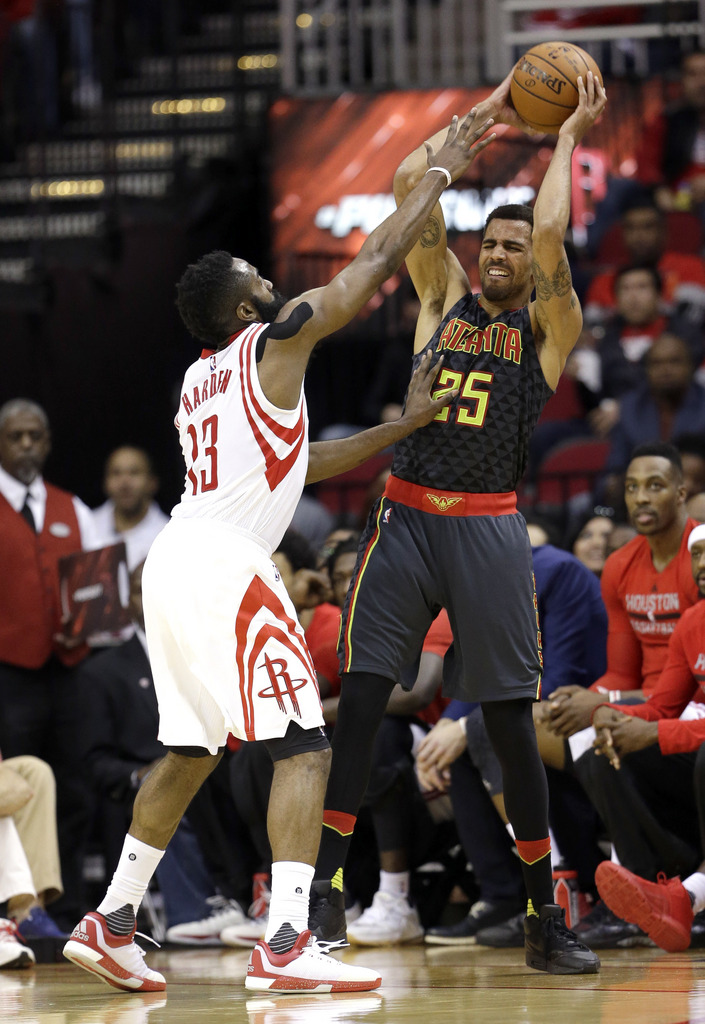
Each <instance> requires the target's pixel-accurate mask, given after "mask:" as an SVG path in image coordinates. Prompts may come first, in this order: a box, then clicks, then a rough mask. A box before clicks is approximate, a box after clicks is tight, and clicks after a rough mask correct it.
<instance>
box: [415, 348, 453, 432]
mask: <svg viewBox="0 0 705 1024" xmlns="http://www.w3.org/2000/svg"><path fill="white" fill-rule="evenodd" d="M442 366H443V356H441V358H440V359H439V360H438V362H437V363H435V364H434V365H431V353H430V352H424V354H423V356H422V357H421V362H420V363H419V365H418V366H417V367H416V369H415V370H414V372H413V374H412V377H411V380H410V382H409V390H408V391H407V393H406V405H405V407H404V414H403V415H402V417H401V418H402V419H403V420H404V421H406V422H408V423H410V424H411V423H413V425H414V430H417V429H418V428H419V427H425V426H426V424H427V423H430V422H431V420H432V419H434V417H435V416H437V415H438V413H439V412H440V410H441V409H443V408H444V407H445V406H446V405H450V403H451V402H452V401H453V399H454V398H455V397H456V396H457V395H458V389H457V388H451V389H449V390H448V391H443V393H442V394H441V395H440V397H437V398H432V397H431V393H432V390H433V385H434V384H435V382H436V378H437V377H438V372H439V370H440V368H441V367H442Z"/></svg>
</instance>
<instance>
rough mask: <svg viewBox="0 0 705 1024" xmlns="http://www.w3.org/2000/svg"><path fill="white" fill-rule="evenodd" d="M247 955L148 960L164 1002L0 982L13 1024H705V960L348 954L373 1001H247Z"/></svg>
mask: <svg viewBox="0 0 705 1024" xmlns="http://www.w3.org/2000/svg"><path fill="white" fill-rule="evenodd" d="M247 958H248V954H247V953H246V952H244V951H243V952H239V951H237V950H193V951H191V950H179V951H175V952H171V951H162V952H159V953H155V954H150V955H149V963H150V964H151V965H152V966H153V967H155V968H156V969H158V970H160V971H162V972H163V973H164V974H165V976H166V978H167V983H168V989H167V992H166V993H155V994H152V995H145V996H140V995H130V994H126V993H125V994H123V993H119V992H117V990H115V989H112V988H109V987H108V986H106V985H104V984H102V983H101V982H100V981H98V980H97V979H95V978H92V977H90V976H89V975H87V974H85V973H83V972H82V971H80V970H79V969H78V968H76V967H73V966H72V965H71V964H68V963H66V964H63V963H61V964H40V965H38V966H37V967H35V968H32V969H30V970H24V971H5V970H3V971H0V1022H2V1024H6V1022H7V1024H9V1022H10V1021H12V1022H13V1024H14V1022H17V1024H194V1022H197V1024H225V1022H227V1024H317V1022H319V1021H320V1022H321V1024H324V1022H328V1021H331V1022H336V1024H411V1022H415V1024H436V1022H438V1021H443V1022H444V1024H446V1022H447V1024H466V1022H468V1021H477V1022H478V1024H559V1022H560V1024H632V1022H633V1024H705V951H700V950H695V951H692V952H689V953H683V954H670V955H669V954H666V953H662V952H661V951H660V950H656V949H634V950H619V951H606V952H604V953H603V954H602V972H601V973H600V974H599V975H588V976H585V977H582V978H581V977H578V978H565V977H550V976H548V975H545V974H540V973H537V972H535V971H531V970H529V969H528V968H526V967H524V966H523V962H522V954H521V951H520V950H491V949H486V948H482V947H477V948H472V947H470V948H468V949H462V950H461V949H446V948H443V947H436V948H431V947H424V946H413V947H407V948H406V949H388V950H365V951H356V952H355V951H348V952H347V953H346V955H345V959H346V960H350V961H354V962H357V963H360V964H365V965H367V966H370V967H373V966H374V967H376V968H378V969H379V970H380V971H381V973H382V976H383V983H382V987H381V988H380V989H378V990H377V991H376V992H371V993H350V994H340V995H319V996H311V995H300V996H299V995H296V996H272V997H269V996H266V995H257V996H254V995H252V996H250V995H248V994H247V993H246V991H245V989H244V986H243V978H244V972H245V968H246V965H247Z"/></svg>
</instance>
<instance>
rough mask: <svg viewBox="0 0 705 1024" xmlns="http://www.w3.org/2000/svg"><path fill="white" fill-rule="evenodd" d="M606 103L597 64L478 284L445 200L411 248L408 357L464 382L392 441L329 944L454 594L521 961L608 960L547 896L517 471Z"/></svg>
mask: <svg viewBox="0 0 705 1024" xmlns="http://www.w3.org/2000/svg"><path fill="white" fill-rule="evenodd" d="M507 96H508V79H507V80H505V82H504V83H503V84H502V86H500V87H499V88H498V89H497V90H495V92H494V93H493V94H492V95H491V96H490V97H489V99H488V100H486V101H484V102H483V103H482V104H480V106H479V107H478V108H477V116H478V117H480V118H482V119H483V120H484V119H486V118H493V119H494V121H495V123H499V122H505V123H516V113H515V112H514V111H512V110H511V108H510V107H509V103H508V98H507ZM605 103H606V96H605V93H604V90H603V89H602V87H601V86H600V84H599V83H598V82H597V81H595V80H594V79H593V77H592V74H591V73H590V74H588V76H587V80H586V81H585V82H581V84H580V101H579V105H578V107H577V108H576V110H575V112H574V113H573V114H572V115H571V116H570V117H569V118H568V120H567V121H566V122H565V124H564V125H563V126H562V128H561V130H560V133H559V136H558V139H557V142H556V147H555V150H554V152H553V156H552V158H551V162H550V165H549V167H548V170H547V172H546V176H545V178H544V180H543V183H542V185H541V188H540V190H539V194H538V197H537V199H536V204H535V207H534V209H533V211H532V209H531V208H530V207H526V206H505V207H500V208H498V209H496V210H494V211H493V212H492V213H491V214H490V216H489V217H488V220H487V224H486V226H485V232H484V236H483V241H482V248H481V252H480V257H479V271H480V281H481V286H482V290H481V292H480V294H479V295H473V294H471V291H470V285H469V281H468V278H467V275H466V273H465V271H464V270H463V268H462V267H461V266H460V263H459V262H458V260H457V258H456V257H455V256H454V255H453V253H452V252H450V251H449V250H448V248H447V244H446V231H445V224H444V221H443V214H442V211H441V207H440V205H437V206H436V208H435V209H434V211H433V213H432V215H431V217H430V219H429V221H428V222H427V225H426V228H425V230H424V232H423V234H422V236H421V238H420V241H419V242H417V244H416V245H415V246H414V248H413V249H412V251H411V252H410V254H409V256H407V261H406V262H407V267H408V269H409V273H410V275H411V278H412V280H413V282H414V285H415V287H416V290H417V293H418V295H419V298H420V300H421V311H420V313H419V318H418V323H417V327H416V338H415V356H414V363H415V364H416V363H417V362H418V361H419V360H420V359H421V358H422V356H423V354H424V353H426V352H431V353H432V358H433V359H434V360H436V359H438V358H440V356H441V354H442V355H443V357H444V365H443V367H442V369H441V371H440V373H439V376H438V379H437V382H436V385H437V388H438V391H439V393H440V392H441V391H442V390H443V389H448V390H452V391H454V392H456V395H455V398H454V399H453V401H452V402H451V404H450V405H449V406H448V407H447V408H445V409H443V410H442V411H441V412H440V413H439V414H438V415H437V416H436V417H435V420H434V421H432V422H431V423H430V424H429V425H428V426H426V427H424V428H422V429H420V430H418V431H416V432H415V433H414V434H413V435H412V436H411V437H409V438H407V439H406V440H404V441H402V442H399V443H398V444H397V446H396V450H395V456H394V462H393V465H392V475H391V477H390V478H389V482H388V484H387V487H386V490H385V493H384V495H383V497H382V498H381V499H380V501H379V502H378V504H377V505H376V507H375V508H374V509H373V511H372V513H371V515H370V519H369V521H368V525H367V528H366V530H365V532H364V534H363V537H362V539H361V545H360V549H359V553H358V559H357V565H356V569H355V573H354V576H353V579H352V582H351V585H350V590H349V591H348V596H347V600H346V604H345V608H344V611H343V622H342V628H341V639H340V647H339V654H340V657H341V663H342V669H343V672H344V675H343V683H342V692H341V700H340V708H339V712H338V721H337V724H336V728H335V734H334V738H333V764H332V769H331V774H330V778H329V783H328V791H327V795H326V803H325V813H324V826H323V835H322V843H321V850H320V853H319V859H318V863H317V868H316V878H317V881H316V882H314V889H313V894H312V902H311V918H310V926H311V927H312V930H313V931H314V933H315V934H317V936H318V937H319V940H320V941H324V942H328V944H329V946H330V947H331V948H332V947H333V946H334V945H336V944H338V945H341V944H344V942H345V924H344V916H343V911H344V908H343V902H342V874H343V865H344V862H345V856H346V853H347V848H348V845H349V841H350V836H351V833H352V831H353V827H354V824H355V816H356V814H357V810H358V808H359V805H360V802H361V799H362V796H363V794H364V791H365V787H366V781H367V767H368V765H369V756H370V750H371V747H372V743H373V740H374V736H375V734H376V730H377V727H378V725H379V721H380V719H381V717H382V715H383V713H384V708H385V705H386V703H387V699H388V697H389V694H390V692H391V690H392V688H393V686H394V684H395V683H397V682H401V683H402V685H404V684H406V685H409V682H408V680H409V675H408V669H409V666H410V665H412V666H413V663H414V661H415V659H416V658H417V656H418V651H419V650H420V648H421V643H422V640H423V637H424V635H425V634H426V632H427V630H428V628H429V625H430V623H431V622H432V620H433V618H434V617H435V615H436V614H437V613H438V611H439V609H440V608H446V609H447V610H448V614H449V617H450V621H451V625H452V629H453V637H454V644H453V647H452V651H453V656H452V658H451V659H447V661H446V665H445V667H444V680H445V682H444V693H445V694H446V696H451V697H458V698H461V699H463V700H466V701H479V702H480V703H481V705H482V709H483V714H484V718H485V723H486V726H487V731H488V733H489V736H490V739H491V741H492V744H493V746H494V749H495V751H496V754H497V756H498V758H499V760H500V762H501V765H502V771H503V779H504V797H505V803H506V808H507V813H508V816H509V819H510V821H511V823H512V826H513V829H514V834H515V836H516V846H517V851H518V853H519V856H520V858H521V864H522V869H523V873H524V880H525V884H526V889H527V894H528V905H527V916H526V921H525V936H526V937H525V949H526V963H527V964H528V965H529V966H530V967H534V968H536V969H537V970H544V971H548V972H549V973H554V974H584V973H595V972H597V971H598V970H599V966H600V962H599V959H598V958H597V956H595V954H594V953H592V952H591V950H589V949H588V948H587V947H586V946H584V945H582V944H581V943H580V942H578V940H577V938H576V937H575V935H574V934H573V933H572V932H570V931H569V930H568V929H567V927H566V925H565V921H564V916H563V911H562V909H561V908H560V907H558V906H556V905H555V904H554V902H553V887H552V872H551V854H550V841H549V833H548V794H547V786H546V776H545V772H544V769H543V766H542V763H541V760H540V757H539V754H538V750H537V746H536V737H535V730H534V725H533V721H532V710H531V708H532V702H533V701H535V700H536V699H538V697H539V694H540V685H541V638H540V632H539V627H538V621H537V613H536V596H535V592H534V586H533V573H532V562H531V548H530V544H529V538H528V535H527V531H526V524H525V522H524V519H523V516H521V515H520V514H519V513H518V512H517V508H516V494H515V488H516V485H517V484H518V483H519V480H520V479H521V476H522V474H523V471H524V468H525V465H526V457H527V446H528V441H529V437H530V436H531V432H532V430H533V429H534V426H535V425H536V422H537V420H538V418H539V415H540V413H541V410H542V409H543V406H544V405H545V403H546V401H547V400H548V398H549V397H550V395H551V394H552V392H553V391H554V390H555V388H556V386H557V384H558V379H559V377H560V374H561V372H562V370H563V367H564V364H565V361H566V358H567V356H568V354H569V353H570V351H571V349H572V348H573V345H574V344H575V342H576V340H577V338H578V335H579V333H580V329H581V325H582V314H581V310H580V304H579V302H578V299H577V297H576V295H575V293H574V291H573V288H572V282H571V275H570V269H569V266H568V260H567V257H566V254H565V250H564V248H563V239H564V235H565V231H566V228H567V226H568V219H569V214H570V195H571V156H572V153H573V151H574V149H575V147H576V145H577V144H578V142H579V141H580V139H581V138H582V137H583V135H584V134H585V132H586V131H587V130H588V128H590V126H591V125H592V124H593V123H594V122H595V120H596V118H597V117H598V116H599V114H600V113H601V111H602V110H603V108H604V106H605ZM431 144H433V140H431ZM425 167H426V159H425V150H424V147H423V146H422V147H420V148H419V149H418V150H416V151H415V152H414V153H412V154H411V156H409V157H408V158H407V159H406V160H405V161H404V162H403V163H402V165H401V166H400V168H399V169H398V171H397V174H396V176H395V179H394V188H395V197H396V200H397V202H398V203H399V202H401V201H402V200H403V198H404V196H405V195H406V194H407V193H408V191H409V189H411V188H412V187H413V186H414V184H415V182H416V181H418V179H419V177H420V175H422V174H423V173H424V170H425ZM534 289H535V291H536V298H535V299H534V301H529V300H530V298H531V294H532V291H533V290H534ZM411 679H413V672H412V674H411Z"/></svg>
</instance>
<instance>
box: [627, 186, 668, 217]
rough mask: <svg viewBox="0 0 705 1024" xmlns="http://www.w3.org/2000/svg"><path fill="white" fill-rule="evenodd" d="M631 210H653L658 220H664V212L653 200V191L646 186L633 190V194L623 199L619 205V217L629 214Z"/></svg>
mask: <svg viewBox="0 0 705 1024" xmlns="http://www.w3.org/2000/svg"><path fill="white" fill-rule="evenodd" d="M632 210H655V211H656V213H657V214H658V215H659V217H660V219H661V220H663V219H664V212H663V210H662V209H661V208H660V207H659V205H658V203H657V202H656V199H655V198H654V192H653V189H650V188H647V187H646V186H643V187H638V188H635V189H634V191H633V192H630V193H629V195H628V196H627V197H626V198H625V199H624V201H623V202H622V203H621V205H620V210H619V212H620V215H621V216H624V214H625V213H631V211H632Z"/></svg>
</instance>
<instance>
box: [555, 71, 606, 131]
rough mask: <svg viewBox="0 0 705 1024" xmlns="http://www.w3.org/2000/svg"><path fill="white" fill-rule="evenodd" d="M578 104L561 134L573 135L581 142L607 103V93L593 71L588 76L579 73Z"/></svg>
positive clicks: (562, 126)
mask: <svg viewBox="0 0 705 1024" xmlns="http://www.w3.org/2000/svg"><path fill="white" fill-rule="evenodd" d="M578 97H579V98H578V105H577V107H576V108H575V110H574V111H573V113H572V114H571V115H570V117H569V118H568V119H567V120H566V121H564V122H563V124H562V125H561V128H560V131H559V132H558V134H559V136H560V135H572V136H573V138H574V139H575V141H576V142H580V140H581V139H582V137H583V135H584V134H585V132H586V131H587V130H588V128H591V127H592V126H593V125H594V123H595V121H596V120H597V119H598V117H599V116H600V114H601V113H602V111H603V110H604V109H605V106H606V104H607V93H606V92H605V89H604V86H602V85H601V84H600V82H599V80H598V79H597V78H595V76H594V75H593V73H592V71H588V73H587V78H583V76H582V75H578Z"/></svg>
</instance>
